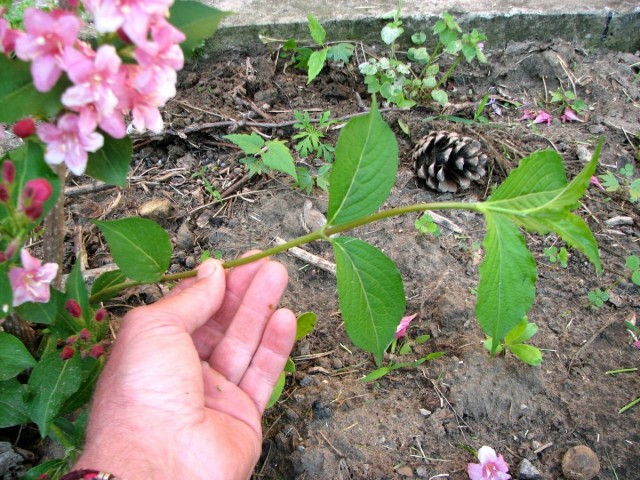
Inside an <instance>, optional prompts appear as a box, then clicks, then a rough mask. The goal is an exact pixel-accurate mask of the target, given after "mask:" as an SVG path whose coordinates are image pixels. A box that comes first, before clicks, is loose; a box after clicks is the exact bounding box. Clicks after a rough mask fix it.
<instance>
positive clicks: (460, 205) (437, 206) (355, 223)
mask: <svg viewBox="0 0 640 480" xmlns="http://www.w3.org/2000/svg"><path fill="white" fill-rule="evenodd" d="M479 205H480V204H479V203H468V202H439V203H416V204H415V205H407V206H403V207H395V208H390V209H388V210H382V211H380V212H377V213H374V214H371V215H368V216H366V217H363V218H359V219H357V220H352V221H350V222H346V223H342V224H340V225H332V226H325V227H323V228H321V229H320V230H316V231H314V232H311V233H308V234H307V235H303V236H301V237H298V238H294V239H293V240H290V241H288V242H287V243H283V244H282V245H276V246H275V247H272V248H269V249H267V250H264V251H261V252H258V253H255V254H253V255H248V256H246V257H241V258H236V259H235V260H230V261H228V262H224V263H223V267H224V268H233V267H239V266H240V265H245V264H247V263H251V262H255V261H257V260H260V259H261V258H266V257H270V256H272V255H275V254H277V253H282V252H285V251H287V250H289V249H290V248H293V247H297V246H300V245H304V244H305V243H310V242H313V241H315V240H328V241H330V239H329V237H330V236H331V235H334V234H337V233H342V232H346V231H348V230H352V229H354V228H356V227H360V226H362V225H366V224H368V223H372V222H376V221H378V220H383V219H385V218H390V217H395V216H398V215H405V214H408V213H415V212H423V211H428V210H475V211H479V210H480V208H479ZM195 276H196V270H189V271H186V272H180V273H172V274H169V275H162V276H161V277H160V279H158V283H166V282H172V281H177V280H182V279H184V278H190V277H195ZM142 283H144V282H139V281H137V280H127V281H126V282H122V283H118V284H116V285H112V286H110V287H108V288H105V289H104V290H101V291H100V292H98V293H96V294H94V295H92V296H91V297H90V298H89V302H90V303H96V302H98V301H99V299H100V298H105V297H106V296H109V295H111V294H117V293H119V292H121V291H122V290H124V289H125V288H131V287H135V286H138V285H141V284H142Z"/></svg>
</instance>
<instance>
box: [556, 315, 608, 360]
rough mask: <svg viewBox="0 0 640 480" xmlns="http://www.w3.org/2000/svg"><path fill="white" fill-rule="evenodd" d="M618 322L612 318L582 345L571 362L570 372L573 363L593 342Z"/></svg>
mask: <svg viewBox="0 0 640 480" xmlns="http://www.w3.org/2000/svg"><path fill="white" fill-rule="evenodd" d="M617 321H618V319H617V318H612V319H611V320H609V321H608V322H607V323H605V324H604V325H603V326H602V327H600V329H598V331H597V332H596V333H594V334H593V335H591V338H590V339H589V340H587V342H586V343H585V344H584V345H582V346H581V347H580V348H579V349H578V351H577V352H576V353H575V354H574V355H573V357H572V358H571V362H569V368H568V370H569V371H571V368H572V367H573V362H575V361H576V360H577V358H578V357H579V356H580V355H581V354H582V352H583V351H584V350H585V349H586V348H588V347H589V345H591V344H592V343H593V341H594V340H595V339H596V338H598V337H599V336H600V335H601V334H602V332H604V331H605V330H606V329H607V328H609V327H610V326H611V325H613V324H614V323H615V322H617Z"/></svg>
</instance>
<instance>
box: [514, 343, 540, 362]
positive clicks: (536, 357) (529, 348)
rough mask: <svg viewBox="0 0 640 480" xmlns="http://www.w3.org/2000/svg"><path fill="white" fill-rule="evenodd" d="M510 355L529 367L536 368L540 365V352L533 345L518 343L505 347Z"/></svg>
mask: <svg viewBox="0 0 640 480" xmlns="http://www.w3.org/2000/svg"><path fill="white" fill-rule="evenodd" d="M507 348H508V349H509V351H511V353H513V354H514V355H515V356H516V357H518V358H519V359H520V360H522V361H523V362H524V363H527V364H529V365H533V366H534V367H535V366H538V365H540V364H541V363H542V352H540V350H539V349H537V348H536V347H534V346H533V345H524V344H522V343H519V344H517V345H511V346H509V347H507Z"/></svg>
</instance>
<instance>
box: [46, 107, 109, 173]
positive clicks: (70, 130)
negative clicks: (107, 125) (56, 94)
mask: <svg viewBox="0 0 640 480" xmlns="http://www.w3.org/2000/svg"><path fill="white" fill-rule="evenodd" d="M93 128H94V127H93V126H91V125H82V124H81V122H80V117H79V116H78V115H74V114H72V113H67V114H65V115H63V116H61V117H60V118H59V119H58V124H57V125H52V124H50V123H43V124H41V125H40V126H39V127H38V130H37V134H38V137H40V139H41V140H42V141H43V142H45V143H46V144H47V149H46V151H45V155H44V158H45V160H46V161H47V163H50V164H53V165H57V164H60V163H63V162H64V163H65V164H66V165H67V167H69V170H71V171H72V172H73V173H75V174H76V175H82V174H83V173H84V171H85V169H86V168H87V160H88V154H87V152H95V151H97V150H99V149H100V148H101V147H102V145H103V143H104V138H103V137H102V135H100V134H99V133H96V132H94V131H93Z"/></svg>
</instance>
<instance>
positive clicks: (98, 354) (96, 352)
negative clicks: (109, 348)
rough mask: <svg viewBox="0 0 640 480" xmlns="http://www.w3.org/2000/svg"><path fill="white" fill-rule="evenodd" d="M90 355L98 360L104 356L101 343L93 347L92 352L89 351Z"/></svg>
mask: <svg viewBox="0 0 640 480" xmlns="http://www.w3.org/2000/svg"><path fill="white" fill-rule="evenodd" d="M89 355H91V356H92V357H93V358H95V359H98V358H100V357H101V356H103V355H104V347H103V346H102V345H100V344H99V343H96V344H95V345H92V346H91V350H89Z"/></svg>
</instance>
